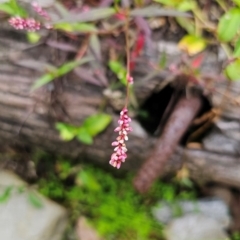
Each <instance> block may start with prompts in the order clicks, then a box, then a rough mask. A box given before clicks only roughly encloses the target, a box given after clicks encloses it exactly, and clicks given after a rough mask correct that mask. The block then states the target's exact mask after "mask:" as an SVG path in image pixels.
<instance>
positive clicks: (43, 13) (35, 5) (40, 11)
mask: <svg viewBox="0 0 240 240" xmlns="http://www.w3.org/2000/svg"><path fill="white" fill-rule="evenodd" d="M32 7H33V10H34V11H35V12H36V13H38V14H39V15H40V16H42V17H44V18H45V19H46V20H50V19H51V18H50V16H49V15H48V13H47V12H46V11H45V10H44V9H43V8H42V7H41V6H40V5H39V4H38V3H37V2H33V3H32Z"/></svg>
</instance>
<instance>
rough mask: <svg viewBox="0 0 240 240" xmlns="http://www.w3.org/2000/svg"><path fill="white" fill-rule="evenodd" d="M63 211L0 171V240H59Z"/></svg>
mask: <svg viewBox="0 0 240 240" xmlns="http://www.w3.org/2000/svg"><path fill="white" fill-rule="evenodd" d="M66 225H67V211H66V210H65V209H64V208H63V207H62V206H60V205H58V204H56V203H54V202H53V201H50V200H48V199H47V198H45V197H43V196H41V195H40V194H39V193H37V192H36V191H34V190H31V189H30V188H29V187H28V186H27V184H26V183H25V182H24V181H22V180H21V179H20V178H18V177H17V176H16V175H15V174H13V173H10V172H7V171H0V239H4V240H61V239H62V237H63V233H64V230H65V228H66Z"/></svg>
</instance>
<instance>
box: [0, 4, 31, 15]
mask: <svg viewBox="0 0 240 240" xmlns="http://www.w3.org/2000/svg"><path fill="white" fill-rule="evenodd" d="M0 11H2V12H5V13H7V14H9V15H11V16H16V15H17V16H20V17H26V16H27V12H26V11H25V9H24V8H22V7H21V6H20V5H18V4H17V2H16V1H15V0H11V1H9V2H5V3H1V4H0Z"/></svg>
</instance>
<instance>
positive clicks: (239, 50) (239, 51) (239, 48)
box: [233, 39, 240, 57]
mask: <svg viewBox="0 0 240 240" xmlns="http://www.w3.org/2000/svg"><path fill="white" fill-rule="evenodd" d="M233 56H234V57H240V39H238V41H237V42H236V44H235V48H234V52H233Z"/></svg>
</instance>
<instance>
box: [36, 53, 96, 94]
mask: <svg viewBox="0 0 240 240" xmlns="http://www.w3.org/2000/svg"><path fill="white" fill-rule="evenodd" d="M91 60H92V58H89V57H86V58H82V59H80V60H77V61H71V62H67V63H65V64H63V65H62V66H61V67H59V68H58V69H56V70H54V71H52V72H50V73H47V74H44V75H43V76H41V77H40V78H38V79H37V80H36V82H35V83H34V84H33V86H32V90H35V89H37V88H39V87H42V86H44V85H45V84H47V83H49V82H51V81H53V80H54V79H55V78H58V77H61V76H63V75H65V74H67V73H68V72H70V71H72V70H73V69H74V68H75V67H77V66H79V65H82V64H84V63H87V62H89V61H91Z"/></svg>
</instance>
